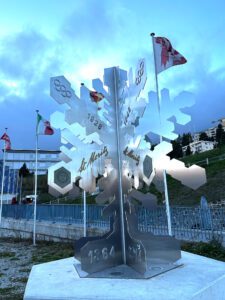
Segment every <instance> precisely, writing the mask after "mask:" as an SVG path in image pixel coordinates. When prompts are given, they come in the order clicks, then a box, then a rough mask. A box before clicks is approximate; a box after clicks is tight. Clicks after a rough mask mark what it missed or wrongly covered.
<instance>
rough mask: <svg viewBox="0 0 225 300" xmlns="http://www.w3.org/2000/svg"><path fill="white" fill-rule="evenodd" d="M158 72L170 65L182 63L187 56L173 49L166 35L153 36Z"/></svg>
mask: <svg viewBox="0 0 225 300" xmlns="http://www.w3.org/2000/svg"><path fill="white" fill-rule="evenodd" d="M153 43H154V51H155V62H156V73H157V74H158V73H160V72H162V71H164V70H166V69H168V68H170V67H173V66H177V65H182V64H185V63H186V62H187V60H186V58H185V57H184V56H183V55H181V54H180V53H179V52H178V51H177V50H175V49H173V47H172V44H171V43H170V41H169V40H168V39H167V38H165V37H153Z"/></svg>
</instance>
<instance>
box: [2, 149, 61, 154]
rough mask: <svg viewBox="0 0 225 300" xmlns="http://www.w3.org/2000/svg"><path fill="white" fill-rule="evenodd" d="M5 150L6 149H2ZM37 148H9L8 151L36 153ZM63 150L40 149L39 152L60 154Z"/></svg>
mask: <svg viewBox="0 0 225 300" xmlns="http://www.w3.org/2000/svg"><path fill="white" fill-rule="evenodd" d="M2 151H3V152H4V149H2ZM35 152H36V150H34V149H32V150H28V149H10V150H7V153H35ZM60 152H61V151H60V150H41V149H38V153H45V154H59V153H60Z"/></svg>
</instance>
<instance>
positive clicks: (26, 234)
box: [0, 218, 107, 242]
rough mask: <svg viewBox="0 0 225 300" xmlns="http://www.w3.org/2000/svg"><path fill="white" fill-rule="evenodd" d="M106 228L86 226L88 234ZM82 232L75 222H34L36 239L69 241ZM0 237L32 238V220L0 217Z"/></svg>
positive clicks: (94, 233) (99, 231) (76, 237)
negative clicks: (0, 219)
mask: <svg viewBox="0 0 225 300" xmlns="http://www.w3.org/2000/svg"><path fill="white" fill-rule="evenodd" d="M106 231H107V229H106V230H103V229H99V228H87V235H88V236H97V235H102V234H104V233H105V232H106ZM83 234H84V230H83V227H82V226H81V225H77V224H72V225H68V224H62V223H52V222H38V221H37V222H36V239H37V240H44V241H54V242H58V241H65V242H71V241H74V240H76V239H79V238H80V237H82V236H83ZM0 237H13V238H19V239H32V238H33V222H32V221H30V220H29V221H27V220H22V219H20V220H15V219H11V218H7V219H6V218H2V224H1V225H0Z"/></svg>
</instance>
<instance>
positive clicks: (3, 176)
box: [0, 128, 8, 224]
mask: <svg viewBox="0 0 225 300" xmlns="http://www.w3.org/2000/svg"><path fill="white" fill-rule="evenodd" d="M7 129H8V128H5V132H7ZM5 152H6V141H5V140H4V152H3V163H2V187H1V202H0V224H1V223H2V202H3V191H4V180H5Z"/></svg>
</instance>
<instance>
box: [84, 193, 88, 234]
mask: <svg viewBox="0 0 225 300" xmlns="http://www.w3.org/2000/svg"><path fill="white" fill-rule="evenodd" d="M86 204H87V203H86V191H85V190H84V191H83V206H84V207H83V208H84V215H83V222H84V237H86V236H87V205H86Z"/></svg>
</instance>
